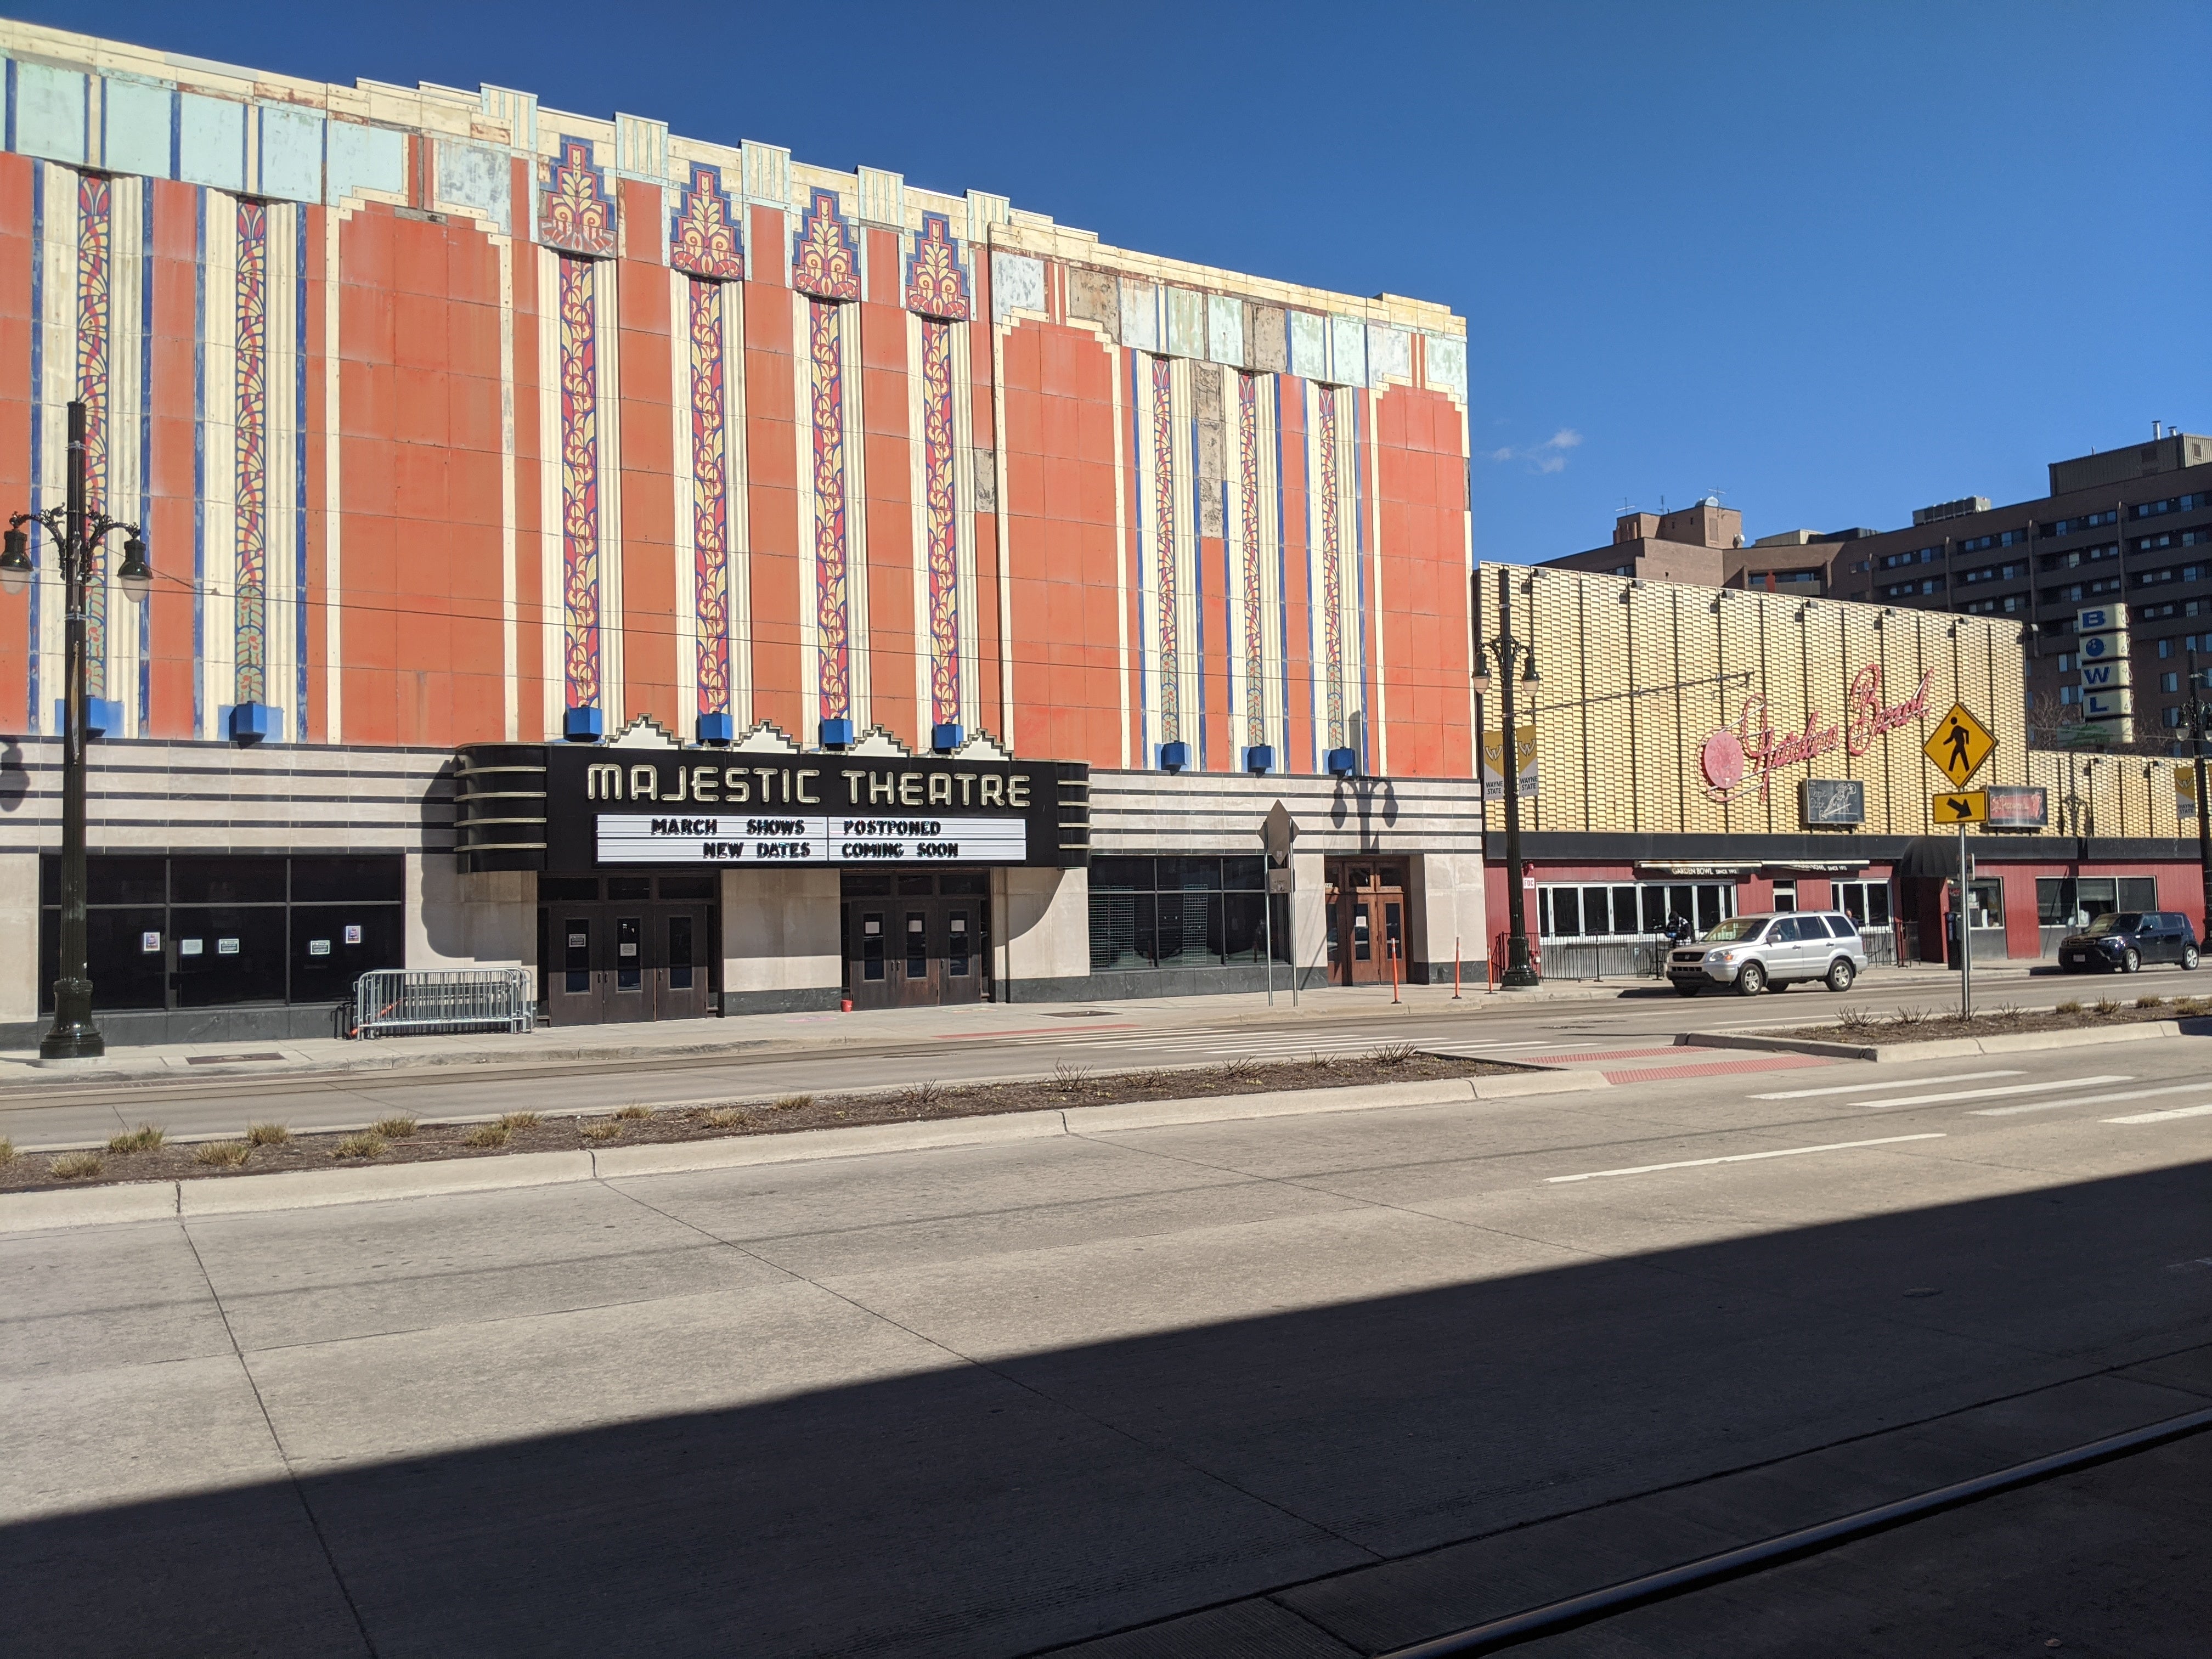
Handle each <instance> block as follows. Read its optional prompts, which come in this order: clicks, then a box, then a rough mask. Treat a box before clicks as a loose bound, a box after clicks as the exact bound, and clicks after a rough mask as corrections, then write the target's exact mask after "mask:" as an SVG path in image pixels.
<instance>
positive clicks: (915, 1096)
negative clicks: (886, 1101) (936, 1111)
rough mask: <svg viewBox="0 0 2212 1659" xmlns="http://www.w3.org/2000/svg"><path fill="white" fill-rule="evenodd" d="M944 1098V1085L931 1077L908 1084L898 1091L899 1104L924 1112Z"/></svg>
mask: <svg viewBox="0 0 2212 1659" xmlns="http://www.w3.org/2000/svg"><path fill="white" fill-rule="evenodd" d="M944 1098H945V1089H944V1086H943V1085H941V1084H939V1083H938V1082H937V1081H936V1080H935V1079H928V1078H925V1079H923V1080H922V1081H921V1082H920V1083H915V1084H909V1085H908V1086H907V1087H906V1088H904V1089H902V1090H901V1091H899V1097H898V1101H899V1104H900V1105H902V1106H904V1107H907V1108H908V1109H911V1110H913V1111H917V1112H926V1111H927V1110H928V1109H930V1108H931V1107H933V1106H934V1105H936V1104H937V1103H939V1101H941V1100H943V1099H944Z"/></svg>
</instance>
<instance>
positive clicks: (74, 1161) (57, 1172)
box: [46, 1152, 105, 1181]
mask: <svg viewBox="0 0 2212 1659" xmlns="http://www.w3.org/2000/svg"><path fill="white" fill-rule="evenodd" d="M103 1167H105V1166H104V1165H103V1164H101V1162H100V1154H99V1153H98V1152H64V1153H63V1154H62V1155H61V1156H60V1157H59V1158H56V1159H55V1160H54V1161H53V1162H52V1164H48V1165H46V1173H47V1174H49V1175H51V1176H53V1178H54V1179H55V1180H57V1181H89V1180H91V1179H92V1177H93V1176H96V1175H98V1174H99V1173H100V1170H101V1169H102V1168H103Z"/></svg>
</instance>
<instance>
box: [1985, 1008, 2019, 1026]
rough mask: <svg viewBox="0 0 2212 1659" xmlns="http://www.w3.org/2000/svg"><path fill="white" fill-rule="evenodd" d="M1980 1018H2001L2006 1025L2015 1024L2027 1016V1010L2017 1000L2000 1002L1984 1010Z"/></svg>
mask: <svg viewBox="0 0 2212 1659" xmlns="http://www.w3.org/2000/svg"><path fill="white" fill-rule="evenodd" d="M1982 1018H1984V1019H1998V1020H2002V1021H2003V1022H2004V1023H2005V1024H2008V1025H2017V1024H2019V1023H2020V1022H2021V1020H2024V1019H2026V1018H2027V1009H2025V1008H2023V1007H2021V1006H2020V1005H2019V1004H2018V1003H2017V1002H2000V1003H1999V1004H1997V1006H1996V1007H1994V1008H1990V1009H1988V1010H1985V1011H1984V1013H1983V1015H1982Z"/></svg>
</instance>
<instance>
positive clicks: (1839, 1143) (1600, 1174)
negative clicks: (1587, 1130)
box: [1544, 1132, 1943, 1187]
mask: <svg viewBox="0 0 2212 1659" xmlns="http://www.w3.org/2000/svg"><path fill="white" fill-rule="evenodd" d="M1941 1139H1943V1136H1942V1134H1941V1133H1933V1132H1931V1133H1927V1134H1917V1135H1884V1136H1883V1137H1882V1138H1881V1139H1879V1140H1832V1141H1830V1142H1829V1143H1828V1144H1827V1145H1826V1146H1785V1147H1784V1148H1783V1149H1782V1150H1781V1151H1779V1152H1735V1153H1731V1154H1730V1155H1729V1157H1727V1158H1683V1159H1682V1160H1681V1161H1680V1162H1679V1163H1675V1164H1638V1165H1637V1166H1636V1167H1635V1168H1633V1169H1630V1170H1585V1171H1583V1173H1582V1174H1581V1175H1570V1176H1545V1177H1544V1181H1545V1184H1546V1185H1547V1186H1552V1187H1556V1186H1558V1185H1559V1184H1560V1183H1561V1182H1567V1181H1601V1180H1603V1179H1604V1178H1605V1177H1606V1176H1632V1175H1650V1173H1651V1172H1652V1171H1653V1170H1699V1169H1703V1168H1704V1167H1705V1165H1707V1164H1756V1163H1757V1162H1758V1161H1759V1159H1760V1158H1802V1157H1804V1156H1805V1155H1806V1154H1807V1153H1808V1152H1850V1150H1851V1149H1852V1148H1854V1147H1857V1146H1896V1145H1897V1144H1898V1143H1899V1142H1900V1141H1905V1140H1941Z"/></svg>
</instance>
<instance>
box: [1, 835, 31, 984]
mask: <svg viewBox="0 0 2212 1659" xmlns="http://www.w3.org/2000/svg"><path fill="white" fill-rule="evenodd" d="M38 1017H39V855H38V854H36V853H25V854H17V855H15V856H14V857H11V858H4V859H0V1020H15V1021H24V1020H35V1019H37V1018H38Z"/></svg>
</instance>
